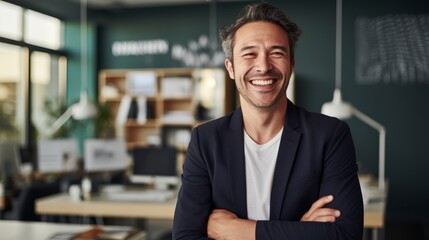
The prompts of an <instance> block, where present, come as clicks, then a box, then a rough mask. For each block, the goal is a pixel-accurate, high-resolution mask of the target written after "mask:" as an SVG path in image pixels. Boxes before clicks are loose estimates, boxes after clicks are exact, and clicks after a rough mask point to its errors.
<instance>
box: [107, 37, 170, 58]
mask: <svg viewBox="0 0 429 240" xmlns="http://www.w3.org/2000/svg"><path fill="white" fill-rule="evenodd" d="M168 53H169V44H168V41H166V40H163V39H153V40H142V41H115V42H113V44H112V55H113V56H115V57H116V56H142V55H165V54H168Z"/></svg>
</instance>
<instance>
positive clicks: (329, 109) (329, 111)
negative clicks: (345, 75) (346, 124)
mask: <svg viewBox="0 0 429 240" xmlns="http://www.w3.org/2000/svg"><path fill="white" fill-rule="evenodd" d="M322 113H323V114H325V115H328V116H331V117H336V118H339V119H348V118H351V117H352V115H353V107H352V105H351V104H350V103H348V102H344V101H343V99H342V97H341V90H340V89H339V88H336V89H335V91H334V97H333V99H332V102H326V103H324V104H323V105H322Z"/></svg>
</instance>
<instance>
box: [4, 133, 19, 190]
mask: <svg viewBox="0 0 429 240" xmlns="http://www.w3.org/2000/svg"><path fill="white" fill-rule="evenodd" d="M18 150H19V147H18V144H17V143H16V142H14V141H9V140H4V141H0V176H1V177H3V184H4V187H5V188H6V190H10V189H13V188H14V187H15V186H14V183H15V182H14V181H15V179H16V178H17V177H19V176H20V175H19V154H18Z"/></svg>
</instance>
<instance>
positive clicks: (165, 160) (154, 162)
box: [130, 147, 179, 189]
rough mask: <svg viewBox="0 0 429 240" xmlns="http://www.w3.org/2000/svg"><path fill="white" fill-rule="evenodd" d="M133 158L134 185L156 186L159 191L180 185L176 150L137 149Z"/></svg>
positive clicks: (132, 180) (171, 148)
mask: <svg viewBox="0 0 429 240" xmlns="http://www.w3.org/2000/svg"><path fill="white" fill-rule="evenodd" d="M132 157H133V168H132V174H131V177H130V181H131V182H132V183H145V184H154V186H155V188H157V189H167V188H168V187H169V186H170V185H173V186H175V185H178V184H179V177H178V174H177V149H176V148H173V147H145V148H135V149H134V150H133V152H132Z"/></svg>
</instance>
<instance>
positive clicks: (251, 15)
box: [219, 2, 301, 62]
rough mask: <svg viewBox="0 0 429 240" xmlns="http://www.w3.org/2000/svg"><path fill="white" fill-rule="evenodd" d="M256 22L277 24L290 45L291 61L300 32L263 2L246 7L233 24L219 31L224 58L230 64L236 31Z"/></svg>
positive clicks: (296, 26)
mask: <svg viewBox="0 0 429 240" xmlns="http://www.w3.org/2000/svg"><path fill="white" fill-rule="evenodd" d="M258 21H264V22H270V23H274V24H277V25H278V26H280V27H281V28H282V29H283V30H284V31H285V32H286V33H287V35H288V38H289V45H290V56H291V59H294V57H295V54H294V53H295V46H296V42H297V41H298V37H299V35H301V30H300V29H299V27H298V25H297V24H296V23H294V22H292V21H290V20H289V19H288V18H287V17H286V15H285V14H284V13H283V12H282V11H281V10H280V9H278V8H276V7H274V6H272V5H270V4H268V3H265V2H261V3H254V4H249V5H247V6H246V7H245V8H244V9H243V10H242V11H241V13H240V15H239V16H238V18H237V20H236V21H235V22H234V23H232V24H231V25H229V26H227V27H224V28H222V29H221V30H220V32H219V35H220V39H221V41H222V48H223V51H224V52H225V55H226V58H228V59H229V60H231V62H232V61H233V56H232V49H233V47H234V44H235V42H234V37H235V33H236V32H237V30H238V29H239V28H240V27H241V26H243V25H244V24H246V23H250V22H258Z"/></svg>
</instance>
